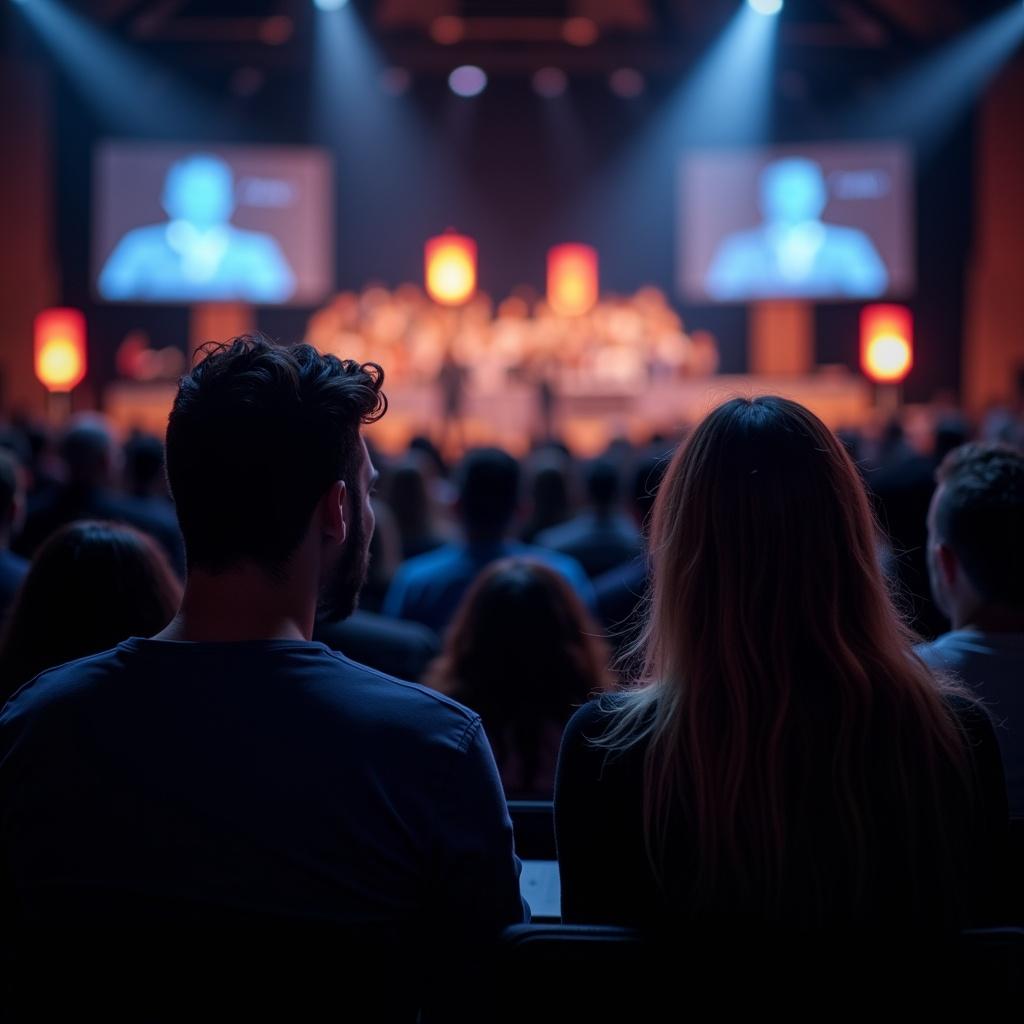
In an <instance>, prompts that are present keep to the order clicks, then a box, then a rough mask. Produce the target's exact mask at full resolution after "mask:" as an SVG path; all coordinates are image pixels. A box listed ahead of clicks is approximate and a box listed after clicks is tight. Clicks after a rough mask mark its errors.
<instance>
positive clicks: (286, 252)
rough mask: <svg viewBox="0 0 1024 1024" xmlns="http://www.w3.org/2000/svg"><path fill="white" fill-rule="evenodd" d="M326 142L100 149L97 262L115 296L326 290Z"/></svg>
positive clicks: (263, 299) (262, 295)
mask: <svg viewBox="0 0 1024 1024" xmlns="http://www.w3.org/2000/svg"><path fill="white" fill-rule="evenodd" d="M331 199H332V190H331V164H330V159H329V157H328V156H327V154H326V153H324V152H323V151H321V150H316V149H309V148H292V147H266V148H258V147H248V146H187V145H177V144H175V145H161V144H146V143H123V142H110V143H106V144H104V145H103V146H101V147H100V148H99V149H98V150H97V155H96V167H95V204H94V206H95V208H94V215H93V222H94V224H95V225H96V228H95V232H94V245H93V256H94V267H95V274H94V280H95V286H96V292H97V294H98V295H99V297H100V298H102V299H106V300H107V301H111V302H163V303H185V302H188V303H192V302H218V301H232V300H234V301H246V302H252V303H256V304H285V303H287V304H295V305H303V304H313V303H316V302H319V301H321V300H322V299H323V298H324V297H325V296H326V295H327V294H328V293H329V291H330V290H331V285H332V281H333V277H334V273H333V266H332V258H331V255H332V254H331V249H332V246H331V234H330V226H331V224H332V223H333V216H332V203H331Z"/></svg>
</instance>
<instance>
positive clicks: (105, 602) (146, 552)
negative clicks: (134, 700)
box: [0, 520, 181, 701]
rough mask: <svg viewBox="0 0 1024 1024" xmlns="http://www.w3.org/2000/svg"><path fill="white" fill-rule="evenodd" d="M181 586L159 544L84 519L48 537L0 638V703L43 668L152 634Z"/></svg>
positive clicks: (128, 530)
mask: <svg viewBox="0 0 1024 1024" xmlns="http://www.w3.org/2000/svg"><path fill="white" fill-rule="evenodd" d="M180 600H181V583H180V582H179V581H178V577H177V576H176V575H175V574H174V570H173V569H171V567H170V565H169V563H168V561H167V556H166V555H165V554H164V553H163V551H162V550H161V548H160V547H159V545H157V543H156V541H154V540H153V539H152V538H151V537H148V536H147V535H146V534H144V533H140V532H139V531H138V530H135V529H133V528H132V527H130V526H124V525H121V524H118V523H102V522H92V521H89V520H83V521H80V522H77V523H69V524H68V525H67V526H62V527H61V528H60V529H59V530H58V531H57V532H56V533H55V534H53V536H51V537H50V538H49V539H48V540H46V541H44V542H43V546H42V547H41V548H40V549H39V550H38V551H37V552H36V556H35V558H34V559H33V560H32V564H31V567H30V568H29V571H28V575H27V576H26V577H25V581H24V583H23V584H22V586H21V590H20V591H19V593H18V596H17V598H16V599H15V601H14V604H12V605H11V609H10V616H9V619H8V622H7V628H6V630H5V632H4V637H3V641H2V643H0V701H6V700H7V699H8V698H9V697H10V696H11V694H12V693H14V692H15V691H16V690H17V689H18V687H20V686H21V685H22V684H23V683H27V682H28V681H29V680H30V679H33V678H34V677H35V676H37V675H39V673H40V672H44V671H46V669H48V668H53V667H54V666H55V665H63V664H64V663H65V662H68V661H73V660H74V659H76V658H84V657H85V656H86V655H89V654H97V653H99V652H101V651H106V650H109V649H110V648H111V647H114V646H115V645H116V644H118V643H120V642H121V641H122V640H127V639H128V638H129V637H133V636H142V637H146V636H152V635H153V634H154V633H156V632H158V631H159V630H161V629H163V628H164V626H166V625H167V623H168V622H170V621H171V619H172V618H173V617H174V613H175V612H176V611H177V610H178V603H179V602H180Z"/></svg>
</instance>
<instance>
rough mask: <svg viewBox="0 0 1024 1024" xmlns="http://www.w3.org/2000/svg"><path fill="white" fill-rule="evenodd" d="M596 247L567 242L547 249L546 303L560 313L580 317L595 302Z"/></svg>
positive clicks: (596, 280)
mask: <svg viewBox="0 0 1024 1024" xmlns="http://www.w3.org/2000/svg"><path fill="white" fill-rule="evenodd" d="M597 290H598V277H597V250H596V249H594V248H592V247H591V246H589V245H580V244H578V243H576V242H567V243H566V244H565V245H556V246H553V247H552V248H551V249H549V250H548V305H549V306H550V307H551V308H552V309H553V310H554V311H555V312H556V313H558V314H559V315H560V316H582V314H584V313H588V312H589V311H590V310H591V309H592V308H593V306H594V303H596V302H597Z"/></svg>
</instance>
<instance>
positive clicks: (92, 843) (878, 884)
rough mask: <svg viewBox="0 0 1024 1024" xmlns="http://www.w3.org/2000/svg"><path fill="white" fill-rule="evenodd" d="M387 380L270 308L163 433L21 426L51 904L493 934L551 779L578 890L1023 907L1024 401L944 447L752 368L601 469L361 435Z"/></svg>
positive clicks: (598, 911) (4, 733) (819, 924)
mask: <svg viewBox="0 0 1024 1024" xmlns="http://www.w3.org/2000/svg"><path fill="white" fill-rule="evenodd" d="M360 354H361V355H364V356H365V355H369V354H370V353H369V352H368V351H366V350H361V352H360ZM383 377H384V374H383V372H382V371H381V370H380V367H379V366H377V365H376V364H375V363H362V362H358V361H343V360H340V359H338V358H337V357H335V356H331V355H323V354H320V353H319V352H317V351H316V350H315V349H314V348H313V347H311V346H309V345H299V346H294V347H290V348H285V347H278V346H275V345H272V344H270V343H268V342H265V341H263V340H260V339H248V338H246V339H238V340H235V341H233V342H230V343H225V344H223V345H218V346H211V347H210V348H209V350H208V351H207V352H206V353H205V358H203V359H202V360H201V361H199V362H198V363H197V364H196V365H195V367H194V368H193V369H192V371H191V372H190V373H189V374H188V375H186V376H185V377H184V378H182V381H181V384H180V386H179V390H178V394H177V398H176V401H175V404H174V408H173V411H172V412H171V415H170V420H169V426H168V431H167V437H166V445H164V443H163V442H162V441H160V440H159V439H155V438H151V437H147V436H144V435H133V436H132V437H130V438H128V439H127V440H125V441H124V442H123V443H121V442H120V441H119V439H118V438H117V437H116V434H115V432H114V431H113V430H112V428H111V427H110V425H109V424H108V423H107V422H106V421H105V420H104V419H103V418H102V417H101V416H99V415H98V414H88V415H79V416H77V417H75V418H73V419H72V420H71V421H70V422H69V423H68V424H67V426H66V428H65V429H64V430H63V431H62V432H61V433H60V434H59V436H56V437H53V436H51V435H50V434H49V433H47V432H46V431H44V430H41V429H39V428H37V427H33V426H30V425H27V424H16V425H11V426H9V427H8V428H7V429H6V430H5V431H4V432H3V434H2V436H0V547H2V548H3V551H2V554H0V614H2V615H3V619H4V631H3V635H2V640H0V687H2V695H3V699H4V700H7V701H8V703H7V704H6V707H5V709H4V711H3V713H2V715H0V855H2V857H0V859H2V870H0V886H2V888H3V890H4V891H3V893H2V894H0V899H2V902H3V904H4V905H5V906H7V907H9V908H12V913H14V914H15V915H16V919H17V920H20V921H22V922H24V923H25V924H26V925H27V926H29V927H36V928H44V929H46V928H54V927H58V928H60V927H68V926H70V927H78V928H81V927H84V926H86V925H87V924H89V923H92V922H96V921H102V922H104V923H106V924H110V925H115V926H117V927H120V928H125V929H129V930H131V929H133V928H137V927H139V926H140V925H143V924H144V925H146V926H151V925H152V924H153V923H154V922H160V923H161V924H162V925H163V924H166V925H167V926H168V927H170V926H175V925H181V924H183V923H184V924H188V925H189V926H194V925H196V924H197V923H202V922H207V921H209V920H211V919H213V920H224V921H227V922H229V923H234V922H238V921H244V922H246V923H249V922H251V921H254V922H256V923H261V922H265V921H272V922H291V923H294V922H296V921H306V922H324V921H327V922H331V923H332V924H333V925H336V926H338V927H340V928H342V929H350V930H353V932H354V933H358V936H359V943H360V946H361V948H364V949H366V948H374V942H381V943H384V944H385V945H388V946H389V948H390V945H391V944H394V943H398V944H408V943H412V944H413V945H417V947H418V948H420V947H421V944H422V943H423V933H424V928H425V927H426V926H427V924H428V922H429V923H430V926H431V927H436V928H437V929H438V932H439V935H438V936H436V937H435V938H434V939H432V940H431V945H436V947H437V949H438V950H440V949H451V948H458V949H459V950H461V951H462V954H463V955H465V956H466V957H472V956H476V955H478V954H479V951H480V949H482V948H484V947H485V946H486V945H487V943H489V942H491V941H492V940H493V938H494V936H495V935H496V934H497V933H498V931H499V930H500V929H501V928H502V927H503V926H505V925H510V924H514V923H516V922H520V921H522V920H524V917H525V915H526V914H528V909H527V908H524V905H523V902H522V900H521V896H520V890H519V885H518V877H519V863H518V860H517V858H516V854H515V848H514V838H513V833H512V826H511V822H510V819H509V812H508V807H507V800H515V799H521V798H526V799H540V800H549V801H550V800H552V799H553V801H554V816H555V829H556V836H557V845H558V860H559V867H560V872H561V887H562V916H563V920H565V921H567V922H578V923H590V924H618V925H628V926H636V927H642V928H645V929H648V928H649V929H654V930H657V931H659V932H663V931H664V930H665V929H673V928H674V929H677V930H678V929H685V928H687V927H690V926H692V925H693V923H694V922H699V923H700V924H701V925H702V926H707V927H711V928H719V927H725V926H727V925H728V926H731V925H732V924H734V923H735V922H737V921H742V922H744V923H746V924H751V923H753V924H754V926H755V927H756V929H757V930H758V932H759V933H763V932H764V931H770V932H771V933H772V934H780V933H786V934H789V933H792V932H794V931H798V932H801V933H807V932H811V933H818V932H820V931H822V930H830V931H834V930H838V929H852V930H864V929H874V928H879V927H883V926H884V927H885V928H888V929H891V930H892V934H897V933H898V934H900V935H903V934H905V933H906V932H905V930H906V929H911V930H913V931H915V932H920V933H922V934H929V935H932V936H941V935H947V934H949V935H952V934H955V933H956V932H957V931H958V930H959V929H961V928H963V927H965V926H968V925H990V924H1011V923H1018V924H1019V923H1021V922H1020V921H1019V920H1015V919H1014V915H1019V914H1020V912H1021V910H1022V907H1021V905H1020V903H1019V902H1018V900H1019V896H1018V895H1016V894H1015V886H1019V874H1020V871H1021V867H1022V866H1021V865H1016V866H1015V867H1013V868H1012V870H1011V867H1010V865H1009V861H1008V858H1009V820H1010V816H1011V815H1012V816H1015V817H1024V689H1022V686H1021V683H1022V680H1024V453H1022V449H1021V440H1022V436H1024V434H1022V422H1021V420H1020V419H1019V418H1018V417H1016V416H1015V415H1013V414H1012V413H1011V412H1004V413H999V414H993V415H991V416H990V417H988V418H987V419H986V421H985V422H984V423H982V424H980V425H974V424H971V423H970V422H969V421H968V420H967V419H966V418H964V417H963V416H960V415H954V414H953V413H952V412H947V413H946V414H944V415H943V416H941V417H939V418H938V419H937V422H936V429H935V431H934V435H933V437H932V438H931V439H930V444H929V445H928V447H927V449H926V450H922V448H921V447H920V446H919V445H918V444H916V443H913V444H912V443H911V441H910V439H908V436H907V435H906V434H905V433H904V431H903V429H902V427H901V425H900V424H899V422H898V421H893V422H892V423H891V424H889V425H888V427H887V428H886V430H885V431H884V432H883V433H881V434H880V435H879V436H877V437H866V436H863V435H861V434H858V433H856V432H852V431H849V432H846V431H841V432H839V434H838V435H836V434H833V433H832V432H831V431H829V430H828V429H827V428H826V427H825V426H824V425H823V424H822V423H821V421H820V420H818V419H817V417H815V416H814V415H813V414H812V413H811V412H810V411H808V410H807V409H805V408H803V407H802V406H800V405H798V404H796V403H794V402H791V401H787V400H785V399H781V398H772V397H764V398H756V399H733V400H731V401H727V402H725V403H724V404H723V405H721V406H720V407H718V408H717V409H716V410H715V411H713V412H712V413H710V414H709V415H708V416H707V417H706V418H705V419H704V420H703V421H702V422H701V423H699V424H695V425H694V426H693V427H692V429H690V430H688V431H687V432H686V435H685V436H683V437H657V438H652V439H651V442H650V444H649V445H648V446H645V447H642V448H638V447H636V446H634V445H631V444H629V443H627V442H625V441H621V442H615V443H613V444H612V445H610V446H609V448H608V450H607V451H606V452H605V453H604V454H603V455H601V456H600V457H599V458H596V459H593V460H589V461H586V462H583V461H581V460H579V459H575V458H574V457H573V456H572V454H571V452H569V451H568V450H567V449H566V448H565V447H564V446H563V445H561V444H560V443H558V441H557V440H554V439H552V440H550V441H548V442H546V443H544V444H538V445H537V446H536V448H535V450H534V451H533V452H531V454H530V455H529V456H528V457H527V458H525V459H524V460H522V461H517V460H516V459H514V458H513V457H512V456H510V455H509V454H507V453H506V452H503V451H501V450H497V449H477V450H471V451H469V452H467V453H466V454H465V455H464V457H463V458H462V459H461V460H460V461H459V462H458V463H457V464H455V465H449V464H448V463H447V462H446V461H445V459H444V458H443V457H442V455H441V453H440V452H439V450H438V448H437V447H436V446H435V445H434V444H433V443H432V442H431V441H430V440H429V439H428V438H417V439H416V440H414V441H413V442H412V444H411V445H410V446H409V449H408V451H406V452H404V453H403V454H401V455H400V456H397V457H396V456H391V457H385V456H384V455H383V454H382V453H380V452H376V451H374V450H373V449H372V447H371V446H368V445H367V443H366V441H365V439H364V438H363V437H362V434H361V429H360V428H361V426H362V425H363V424H368V423H372V422H374V421H375V420H377V419H379V418H380V417H381V416H382V415H384V414H385V413H386V409H387V399H386V397H385V389H384V387H383ZM915 442H916V439H915ZM172 499H173V503H172ZM420 951H421V953H422V948H420ZM438 955H440V954H438ZM428 961H430V958H429V957H426V955H425V954H424V956H423V962H424V963H426V962H428ZM422 980H423V979H421V981H422ZM424 984H427V985H428V987H429V984H428V983H427V982H424ZM421 995H422V993H421V992H419V991H418V990H416V988H415V986H410V987H409V989H408V990H404V989H403V990H402V991H395V992H392V993H391V994H390V996H389V998H390V997H393V998H394V1000H395V1003H396V1006H404V1007H405V1008H408V1006H407V1004H409V1003H410V1001H411V1003H415V1002H416V1001H417V1000H418V999H419V998H420V996H421ZM477 1019H479V1018H477Z"/></svg>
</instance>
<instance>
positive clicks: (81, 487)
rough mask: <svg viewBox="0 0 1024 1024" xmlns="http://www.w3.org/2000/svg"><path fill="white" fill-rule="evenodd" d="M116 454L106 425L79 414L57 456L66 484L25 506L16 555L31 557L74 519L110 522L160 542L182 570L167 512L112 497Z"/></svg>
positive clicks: (176, 535) (174, 526)
mask: <svg viewBox="0 0 1024 1024" xmlns="http://www.w3.org/2000/svg"><path fill="white" fill-rule="evenodd" d="M118 454H119V453H118V449H117V447H116V445H115V443H114V435H113V431H112V430H111V427H110V424H109V423H108V422H107V420H106V419H105V418H104V417H103V416H100V415H99V414H98V413H79V414H78V415H77V416H75V417H74V418H73V419H72V421H71V425H70V426H69V427H68V429H67V431H66V432H65V433H64V436H63V438H62V439H61V444H60V455H61V459H62V461H63V463H64V466H65V468H66V471H67V481H66V482H65V483H64V484H60V485H57V486H54V487H51V488H48V489H47V490H45V491H42V492H40V494H39V495H38V497H37V499H36V500H35V501H34V502H32V503H30V504H29V510H28V518H27V520H26V522H25V528H24V530H23V531H22V532H21V535H20V537H19V538H18V550H19V551H20V552H21V553H22V554H25V555H32V554H34V553H35V551H36V549H37V548H38V547H39V545H40V544H42V542H43V541H44V540H46V538H47V537H49V536H50V534H51V533H53V532H54V531H55V530H57V529H59V528H60V527H61V526H63V525H64V524H65V523H71V522H74V521H75V520H76V519H109V520H113V521H114V522H118V523H127V524H128V525H129V526H134V527H135V528H136V529H137V530H142V531H143V533H148V534H149V535H150V536H152V537H155V538H156V540H157V541H159V543H160V545H161V547H163V549H164V551H165V552H166V553H167V557H168V558H170V560H171V564H172V565H173V566H174V568H175V569H176V570H178V571H179V572H180V571H181V570H182V569H183V568H184V560H183V553H182V547H181V534H180V533H179V531H178V527H177V524H176V523H175V521H174V512H173V510H171V509H170V508H163V509H160V508H154V507H153V506H152V505H150V504H148V503H143V502H140V501H139V500H138V499H136V498H132V497H126V496H124V495H120V494H117V493H116V492H115V491H114V489H113V484H114V481H115V480H116V479H118V476H119V474H118V467H117V461H118Z"/></svg>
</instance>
